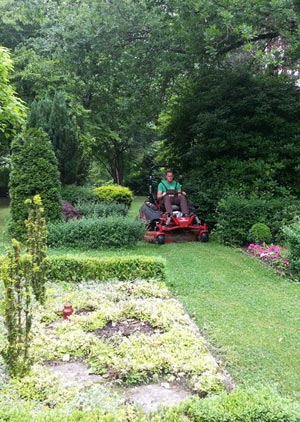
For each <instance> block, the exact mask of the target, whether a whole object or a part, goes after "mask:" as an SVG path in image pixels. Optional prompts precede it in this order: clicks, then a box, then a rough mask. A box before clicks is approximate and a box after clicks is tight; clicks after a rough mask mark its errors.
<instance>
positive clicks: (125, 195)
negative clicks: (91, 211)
mask: <svg viewBox="0 0 300 422" xmlns="http://www.w3.org/2000/svg"><path fill="white" fill-rule="evenodd" d="M94 192H95V194H96V196H97V197H98V198H99V199H100V201H103V202H118V203H120V204H125V205H127V207H130V205H131V202H132V200H133V193H132V192H131V190H130V189H128V188H126V187H124V186H120V185H111V186H100V187H98V188H95V189H94Z"/></svg>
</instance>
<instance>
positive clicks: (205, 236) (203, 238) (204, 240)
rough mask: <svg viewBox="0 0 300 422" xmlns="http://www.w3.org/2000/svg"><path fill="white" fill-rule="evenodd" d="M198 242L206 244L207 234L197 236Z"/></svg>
mask: <svg viewBox="0 0 300 422" xmlns="http://www.w3.org/2000/svg"><path fill="white" fill-rule="evenodd" d="M198 240H199V242H208V233H207V232H204V233H201V234H200V236H198Z"/></svg>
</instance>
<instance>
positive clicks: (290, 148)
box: [159, 63, 300, 222]
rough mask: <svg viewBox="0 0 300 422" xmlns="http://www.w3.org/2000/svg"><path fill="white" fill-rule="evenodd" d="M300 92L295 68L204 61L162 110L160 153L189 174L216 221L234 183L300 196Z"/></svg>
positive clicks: (203, 209)
mask: <svg viewBox="0 0 300 422" xmlns="http://www.w3.org/2000/svg"><path fill="white" fill-rule="evenodd" d="M299 96H300V88H299V86H296V84H295V83H294V81H293V80H292V78H290V77H289V76H288V75H283V74H281V75H280V76H278V75H277V76H276V77H274V75H273V74H271V73H269V72H256V73H255V72H253V70H252V69H251V67H248V66H245V65H244V63H243V64H242V65H238V64H237V63H235V64H234V66H226V67H222V66H221V67H215V68H212V67H210V66H209V67H207V68H201V71H200V72H199V74H198V77H197V78H192V79H191V81H190V83H189V82H187V83H185V84H181V86H180V88H179V91H177V95H176V97H175V98H174V97H170V101H169V104H168V105H167V106H166V107H165V108H164V110H163V112H162V113H161V115H160V118H159V129H160V135H161V139H162V140H163V143H162V145H161V150H160V151H159V155H160V156H162V158H161V160H163V162H164V163H166V165H167V166H168V167H171V168H175V169H176V171H177V172H179V173H181V174H182V175H183V176H184V190H185V191H187V192H188V193H189V196H190V199H191V200H192V202H193V203H195V204H197V205H198V206H199V210H200V213H201V214H202V215H203V216H204V218H205V219H206V220H208V221H209V222H215V221H216V220H215V218H216V216H215V210H216V207H217V204H218V202H219V200H221V199H222V198H223V197H224V196H225V195H226V194H227V193H228V192H229V191H231V192H243V193H245V194H246V195H251V194H252V193H254V194H256V195H257V197H262V196H263V197H268V198H272V197H280V196H282V194H283V193H284V192H286V193H287V192H290V193H291V194H292V195H295V196H297V197H299V193H300V184H299V177H300V167H299V166H298V157H299V152H300V143H299V136H300V125H299V124H298V122H299V118H300V101H299ZM233 151H234V153H233ZM254 222H255V221H254Z"/></svg>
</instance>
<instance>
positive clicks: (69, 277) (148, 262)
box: [47, 255, 166, 282]
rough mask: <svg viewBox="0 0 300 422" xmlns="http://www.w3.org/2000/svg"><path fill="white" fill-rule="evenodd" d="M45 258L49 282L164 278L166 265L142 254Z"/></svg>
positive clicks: (161, 279) (162, 279)
mask: <svg viewBox="0 0 300 422" xmlns="http://www.w3.org/2000/svg"><path fill="white" fill-rule="evenodd" d="M47 261H48V264H49V270H48V277H47V278H48V280H49V281H64V282H68V281H70V282H81V281H84V280H95V281H105V280H111V279H118V280H120V281H126V280H136V279H143V280H150V279H155V280H158V281H165V280H166V264H165V261H164V260H163V259H160V258H151V257H144V256H139V257H135V256H134V257H133V256H129V257H106V258H82V257H78V256H66V255H65V256H64V255H61V256H51V257H48V258H47Z"/></svg>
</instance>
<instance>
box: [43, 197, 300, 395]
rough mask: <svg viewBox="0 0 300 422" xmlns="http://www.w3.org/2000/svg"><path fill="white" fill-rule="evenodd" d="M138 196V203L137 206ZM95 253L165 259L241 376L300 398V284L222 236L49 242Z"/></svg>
mask: <svg viewBox="0 0 300 422" xmlns="http://www.w3.org/2000/svg"><path fill="white" fill-rule="evenodd" d="M140 204H141V200H140V199H139V198H137V199H136V200H135V203H134V207H133V209H132V210H131V215H132V217H133V216H134V215H136V214H137V213H138V208H139V206H140ZM60 253H75V254H77V253H78V254H80V255H89V256H103V255H106V256H107V255H114V254H119V255H120V254H123V255H129V254H137V255H152V256H161V257H163V258H165V259H166V262H167V272H168V285H169V287H170V288H171V289H172V291H173V292H174V294H175V295H176V296H177V297H178V298H179V300H180V301H181V302H182V303H183V304H184V306H185V307H186V309H187V310H188V312H189V314H190V315H192V316H193V317H194V318H195V321H196V323H197V324H198V326H199V327H200V330H201V331H202V332H203V333H204V334H205V335H206V337H207V339H208V341H209V343H210V344H211V348H212V350H213V353H214V354H215V356H218V357H219V359H221V360H222V362H223V364H224V365H225V366H226V368H227V370H228V372H229V373H230V374H231V375H232V376H233V378H234V381H235V382H236V383H237V384H241V383H244V384H247V385H258V386H261V385H266V384H267V385H272V386H274V387H275V388H277V389H278V390H279V391H280V392H281V393H282V394H283V395H289V396H291V397H294V398H297V399H299V398H300V348H299V344H300V329H299V326H300V312H299V308H300V284H297V283H292V282H289V281H288V280H287V279H285V278H283V277H280V276H278V275H276V274H274V273H273V272H272V271H271V270H270V269H269V268H267V267H264V266H263V265H262V264H261V263H260V262H258V261H256V260H255V259H254V258H252V257H250V256H246V255H245V254H243V253H242V252H241V251H240V250H238V249H232V248H227V247H224V246H222V245H219V244H217V243H215V242H208V243H203V244H202V243H185V244H182V243H181V244H169V245H163V246H157V245H151V244H145V243H140V244H138V245H137V246H136V247H135V248H133V249H130V250H121V251H120V250H118V251H111V250H109V251H78V250H77V251H76V250H58V249H57V250H49V254H60Z"/></svg>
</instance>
